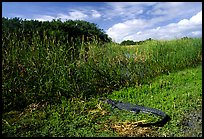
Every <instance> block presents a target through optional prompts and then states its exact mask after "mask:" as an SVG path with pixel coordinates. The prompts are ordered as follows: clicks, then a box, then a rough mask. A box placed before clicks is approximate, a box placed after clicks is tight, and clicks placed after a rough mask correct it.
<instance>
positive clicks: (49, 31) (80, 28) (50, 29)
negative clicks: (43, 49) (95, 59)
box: [2, 17, 112, 43]
mask: <svg viewBox="0 0 204 139" xmlns="http://www.w3.org/2000/svg"><path fill="white" fill-rule="evenodd" d="M2 32H3V33H4V34H8V33H16V35H17V36H19V39H22V37H23V36H26V38H27V39H29V38H32V37H33V35H35V34H36V33H38V34H39V35H40V36H41V38H42V37H44V36H45V35H46V36H50V37H55V39H56V41H58V40H60V41H62V42H64V43H65V42H75V43H76V42H77V43H78V42H79V43H81V42H83V43H88V42H93V41H97V42H100V43H106V42H111V41H112V40H111V38H110V37H108V35H107V34H106V33H105V32H104V31H103V29H100V28H99V27H98V26H97V25H96V24H95V23H90V22H87V21H83V20H66V21H65V22H62V21H61V20H60V19H57V20H55V19H54V20H52V21H38V20H26V19H24V20H23V19H21V18H17V17H15V18H11V19H8V18H5V17H2ZM22 34H23V36H22Z"/></svg>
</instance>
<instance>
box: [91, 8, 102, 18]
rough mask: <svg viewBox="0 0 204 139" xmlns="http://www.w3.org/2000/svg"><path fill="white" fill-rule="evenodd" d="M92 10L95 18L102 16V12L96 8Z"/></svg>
mask: <svg viewBox="0 0 204 139" xmlns="http://www.w3.org/2000/svg"><path fill="white" fill-rule="evenodd" d="M91 11H92V17H93V18H99V17H101V14H100V13H99V12H98V11H96V10H91Z"/></svg>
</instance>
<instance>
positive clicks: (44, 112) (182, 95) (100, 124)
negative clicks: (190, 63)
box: [2, 66, 202, 137]
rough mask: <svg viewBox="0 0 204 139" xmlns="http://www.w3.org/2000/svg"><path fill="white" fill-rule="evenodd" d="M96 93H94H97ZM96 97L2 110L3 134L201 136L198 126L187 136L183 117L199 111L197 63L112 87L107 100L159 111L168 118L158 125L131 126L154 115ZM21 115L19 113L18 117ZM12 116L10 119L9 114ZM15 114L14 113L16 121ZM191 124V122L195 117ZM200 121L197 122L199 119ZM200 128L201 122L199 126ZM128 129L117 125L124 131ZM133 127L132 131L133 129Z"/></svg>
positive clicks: (62, 99)
mask: <svg viewBox="0 0 204 139" xmlns="http://www.w3.org/2000/svg"><path fill="white" fill-rule="evenodd" d="M98 97H99V96H98ZM98 97H97V96H96V97H94V98H89V99H84V98H70V99H67V98H65V97H62V98H61V103H60V104H58V105H52V106H50V105H47V106H45V107H43V106H42V105H41V106H39V108H38V109H36V110H33V111H32V112H31V111H29V109H28V108H27V109H25V111H24V112H22V113H23V114H20V113H17V112H15V111H13V113H12V112H9V113H5V114H3V121H2V127H3V128H2V134H3V135H4V136H28V137H29V136H32V137H33V136H52V137H54V136H58V137H59V136H63V137H65V136H66V137H71V136H72V137H73V136H75V137H83V136H86V137H87V136H159V137H162V136H171V137H172V136H177V137H178V136H186V137H187V136H192V135H191V133H192V131H191V130H195V131H193V132H195V135H194V136H200V134H201V132H202V130H201V129H195V128H194V129H191V130H190V131H188V134H187V133H185V132H182V131H183V129H184V128H185V126H184V125H182V121H183V120H185V117H186V115H189V114H191V113H193V112H195V111H200V112H201V110H202V66H198V67H196V68H190V69H186V70H182V71H179V72H175V73H171V74H169V75H163V76H159V77H157V78H155V79H154V80H152V81H151V83H149V84H146V85H142V86H140V87H136V88H127V89H125V88H124V89H122V90H120V91H114V92H113V93H112V94H110V95H108V96H107V97H108V98H111V99H117V100H122V101H124V102H130V103H136V104H140V105H144V106H149V107H152V108H157V109H160V110H162V111H164V112H166V113H167V114H168V115H170V116H171V121H170V122H168V123H167V124H166V125H165V126H164V127H162V128H158V129H157V128H150V129H149V130H147V129H146V128H142V129H143V130H142V132H141V128H139V127H135V128H130V127H128V124H129V125H130V124H131V123H134V122H137V121H141V120H146V121H145V122H152V121H156V120H158V118H157V117H155V116H153V115H147V114H142V113H139V114H137V115H135V114H133V113H131V112H126V111H119V110H117V109H115V110H114V111H113V112H111V110H110V106H109V105H108V104H103V103H100V102H99V99H98ZM20 115H21V117H20ZM12 116H13V117H12ZM16 117H19V118H18V119H16ZM194 122H195V121H194ZM201 124H202V123H201ZM201 127H202V126H201V125H200V128H201ZM125 128H126V131H128V132H125V131H123V130H119V129H125ZM133 131H135V133H134V132H133Z"/></svg>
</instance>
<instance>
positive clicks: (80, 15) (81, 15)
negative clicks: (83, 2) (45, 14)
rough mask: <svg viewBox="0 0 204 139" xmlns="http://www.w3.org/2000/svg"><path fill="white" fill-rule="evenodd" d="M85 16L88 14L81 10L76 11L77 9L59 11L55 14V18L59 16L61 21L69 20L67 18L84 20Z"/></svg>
mask: <svg viewBox="0 0 204 139" xmlns="http://www.w3.org/2000/svg"><path fill="white" fill-rule="evenodd" d="M87 17H88V15H86V14H84V13H83V12H81V11H78V10H74V11H71V12H68V14H62V13H60V14H58V15H57V18H61V20H62V21H64V20H69V19H71V20H84V19H86V18H87Z"/></svg>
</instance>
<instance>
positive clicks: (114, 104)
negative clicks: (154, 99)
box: [103, 99, 170, 126]
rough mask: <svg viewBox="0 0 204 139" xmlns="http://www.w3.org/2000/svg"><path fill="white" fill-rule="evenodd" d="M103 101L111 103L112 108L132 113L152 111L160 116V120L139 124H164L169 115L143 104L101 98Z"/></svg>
mask: <svg viewBox="0 0 204 139" xmlns="http://www.w3.org/2000/svg"><path fill="white" fill-rule="evenodd" d="M103 102H106V103H108V104H111V105H112V108H118V109H120V110H128V111H131V112H134V113H139V112H143V113H152V114H154V115H156V116H160V117H162V120H161V121H157V122H155V123H148V124H142V125H140V126H151V125H156V126H164V125H165V124H166V123H167V122H168V121H169V120H170V117H169V116H168V115H166V114H165V113H164V112H162V111H160V110H158V109H155V108H148V107H145V106H140V105H133V104H130V103H122V102H121V101H114V100H111V99H106V100H103Z"/></svg>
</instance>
